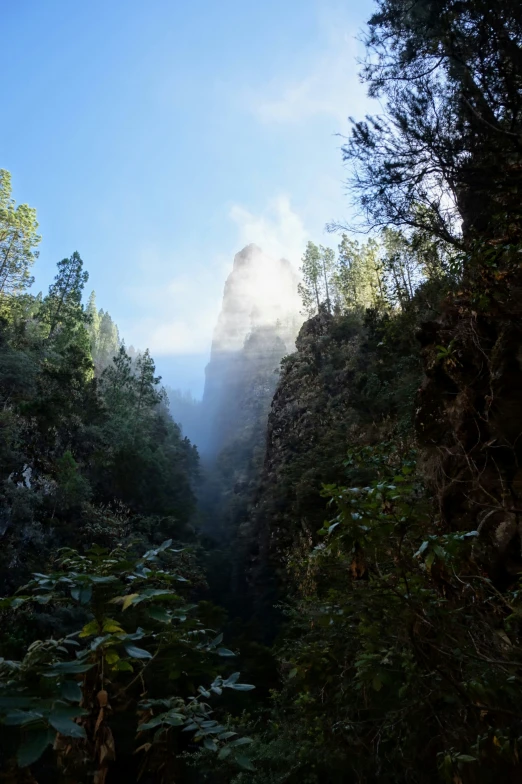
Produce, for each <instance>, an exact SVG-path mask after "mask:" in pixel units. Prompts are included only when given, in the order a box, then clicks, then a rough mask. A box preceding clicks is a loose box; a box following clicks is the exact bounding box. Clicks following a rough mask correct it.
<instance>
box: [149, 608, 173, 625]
mask: <svg viewBox="0 0 522 784" xmlns="http://www.w3.org/2000/svg"><path fill="white" fill-rule="evenodd" d="M149 616H150V617H151V618H154V620H155V621H161V622H162V623H170V621H171V620H172V618H171V616H170V615H169V614H168V612H167V611H166V610H165V609H164V608H163V607H151V608H150V610H149Z"/></svg>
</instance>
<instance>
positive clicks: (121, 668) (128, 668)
mask: <svg viewBox="0 0 522 784" xmlns="http://www.w3.org/2000/svg"><path fill="white" fill-rule="evenodd" d="M112 669H113V670H117V671H118V672H134V669H133V667H132V664H131V663H130V662H128V661H124V660H123V659H120V661H119V662H116V664H113V665H112Z"/></svg>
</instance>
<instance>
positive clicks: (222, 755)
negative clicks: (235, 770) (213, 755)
mask: <svg viewBox="0 0 522 784" xmlns="http://www.w3.org/2000/svg"><path fill="white" fill-rule="evenodd" d="M231 751H232V749H231V748H230V746H223V748H222V749H221V750H220V752H219V754H218V759H220V760H223V759H226V758H227V757H228V755H229V754H230V752H231Z"/></svg>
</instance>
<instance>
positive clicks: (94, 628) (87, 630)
mask: <svg viewBox="0 0 522 784" xmlns="http://www.w3.org/2000/svg"><path fill="white" fill-rule="evenodd" d="M73 590H76V589H75V588H73ZM98 630H99V626H98V621H97V620H96V618H94V620H92V621H89V623H86V624H85V626H84V627H83V629H82V630H81V632H80V634H79V635H78V637H91V636H92V635H94V634H98Z"/></svg>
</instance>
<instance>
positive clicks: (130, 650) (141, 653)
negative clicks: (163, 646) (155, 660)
mask: <svg viewBox="0 0 522 784" xmlns="http://www.w3.org/2000/svg"><path fill="white" fill-rule="evenodd" d="M124 647H125V650H126V651H127V654H128V655H129V656H130V657H131V658H132V659H152V653H149V651H146V650H145V648H137V647H136V646H135V645H125V646H124Z"/></svg>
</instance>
